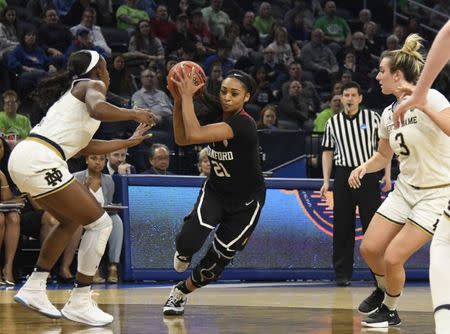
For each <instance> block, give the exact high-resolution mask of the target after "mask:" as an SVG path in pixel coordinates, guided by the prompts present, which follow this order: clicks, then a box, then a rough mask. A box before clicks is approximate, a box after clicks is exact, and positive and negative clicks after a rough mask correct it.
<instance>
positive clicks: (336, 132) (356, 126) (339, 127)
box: [322, 109, 380, 167]
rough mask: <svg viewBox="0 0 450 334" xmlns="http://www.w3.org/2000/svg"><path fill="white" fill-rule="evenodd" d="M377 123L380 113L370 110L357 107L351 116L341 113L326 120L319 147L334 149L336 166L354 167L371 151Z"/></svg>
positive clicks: (375, 144)
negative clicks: (356, 110)
mask: <svg viewBox="0 0 450 334" xmlns="http://www.w3.org/2000/svg"><path fill="white" fill-rule="evenodd" d="M379 126H380V115H378V114H377V113H376V112H374V111H372V110H367V109H360V110H359V111H358V113H357V114H356V115H355V116H353V117H352V118H349V117H348V116H347V114H345V113H344V112H341V113H339V114H336V115H334V116H333V117H331V118H330V119H329V120H328V122H327V125H326V129H325V134H324V136H323V139H322V147H323V149H324V150H331V151H334V156H333V160H334V163H335V165H336V166H340V167H357V166H359V165H361V164H363V163H364V162H366V161H367V160H369V159H370V157H371V156H372V155H373V154H374V153H375V151H376V148H377V144H378V127H379Z"/></svg>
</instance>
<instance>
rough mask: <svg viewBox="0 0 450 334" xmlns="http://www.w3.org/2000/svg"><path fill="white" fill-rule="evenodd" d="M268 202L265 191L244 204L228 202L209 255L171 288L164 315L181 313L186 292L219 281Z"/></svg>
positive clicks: (244, 242) (185, 299) (243, 245)
mask: <svg viewBox="0 0 450 334" xmlns="http://www.w3.org/2000/svg"><path fill="white" fill-rule="evenodd" d="M264 201H265V191H262V192H261V193H258V194H256V195H255V196H253V197H252V198H251V199H247V200H246V201H242V203H236V202H235V201H234V203H233V204H231V202H233V201H230V200H228V201H227V202H228V203H225V206H226V207H227V212H230V213H229V214H228V215H226V216H224V217H223V221H222V222H221V223H220V225H219V227H218V229H217V231H216V234H215V238H214V241H213V243H212V245H211V247H210V248H209V250H208V252H207V253H206V255H205V256H204V257H203V259H202V260H201V261H200V263H199V264H198V265H197V266H196V267H195V268H194V270H193V271H192V274H191V276H190V277H189V278H188V279H187V280H185V281H181V282H179V283H178V284H177V285H176V286H174V287H173V288H172V291H171V293H170V295H169V299H168V300H167V302H166V304H165V305H164V315H182V314H183V313H184V305H185V304H186V301H187V297H186V295H187V294H189V293H191V292H193V291H194V290H196V289H198V288H201V287H203V286H205V285H207V284H209V283H211V282H214V281H216V280H217V279H218V278H219V277H220V275H221V274H222V272H223V270H224V269H225V267H226V266H227V265H228V264H229V263H230V261H231V260H232V259H233V257H234V255H235V253H236V252H237V251H239V250H242V249H244V247H245V245H246V244H247V242H248V240H249V238H250V236H251V234H252V232H253V230H254V229H255V227H256V225H257V223H258V220H259V216H260V213H261V209H262V207H263V205H264Z"/></svg>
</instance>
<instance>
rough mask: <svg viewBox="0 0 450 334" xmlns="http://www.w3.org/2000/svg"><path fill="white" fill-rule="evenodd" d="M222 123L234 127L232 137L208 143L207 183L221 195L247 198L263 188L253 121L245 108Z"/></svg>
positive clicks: (256, 136)
mask: <svg viewBox="0 0 450 334" xmlns="http://www.w3.org/2000/svg"><path fill="white" fill-rule="evenodd" d="M225 122H226V123H227V124H228V125H229V126H230V127H231V128H232V129H233V134H234V137H233V138H232V139H230V140H224V141H220V142H214V143H212V144H209V145H208V157H209V161H210V163H211V175H210V177H209V180H210V181H209V183H210V186H211V187H212V188H213V189H214V190H215V191H217V192H219V193H220V194H221V195H225V196H227V195H232V196H235V197H246V196H248V195H249V194H253V193H255V192H257V191H259V190H261V189H264V187H265V186H264V178H263V175H262V169H261V162H260V158H259V143H258V135H257V133H256V123H255V121H254V120H253V118H252V117H251V116H250V115H249V114H247V113H246V112H245V111H244V110H241V111H240V112H238V113H236V114H234V115H233V116H231V117H229V118H228V119H227V120H226V121H225Z"/></svg>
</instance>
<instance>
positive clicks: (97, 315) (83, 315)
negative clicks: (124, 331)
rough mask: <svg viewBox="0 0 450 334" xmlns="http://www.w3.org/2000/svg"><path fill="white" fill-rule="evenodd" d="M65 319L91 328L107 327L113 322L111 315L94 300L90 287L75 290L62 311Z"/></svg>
mask: <svg viewBox="0 0 450 334" xmlns="http://www.w3.org/2000/svg"><path fill="white" fill-rule="evenodd" d="M61 314H62V316H63V317H64V318H66V319H69V320H72V321H76V322H80V323H83V324H86V325H90V326H105V325H107V324H110V323H111V322H113V320H114V317H113V316H112V315H111V314H108V313H106V312H103V311H102V310H100V309H99V308H98V306H97V303H96V302H95V301H94V300H93V299H92V291H91V289H90V287H89V286H87V287H84V288H74V289H73V290H72V292H71V296H70V298H69V301H68V302H67V303H66V305H64V307H63V309H62V310H61Z"/></svg>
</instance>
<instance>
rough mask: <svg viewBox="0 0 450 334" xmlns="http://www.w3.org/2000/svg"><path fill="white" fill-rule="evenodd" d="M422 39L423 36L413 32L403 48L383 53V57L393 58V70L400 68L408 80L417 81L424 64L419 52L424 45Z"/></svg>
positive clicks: (391, 67)
mask: <svg viewBox="0 0 450 334" xmlns="http://www.w3.org/2000/svg"><path fill="white" fill-rule="evenodd" d="M421 41H423V38H422V37H420V36H419V35H418V34H411V35H409V36H408V37H407V38H406V40H405V43H404V44H403V47H402V48H401V49H398V50H393V51H386V52H384V53H383V54H382V55H381V58H389V59H390V60H391V62H390V65H389V69H390V70H391V72H395V71H397V70H400V71H402V73H403V75H404V76H405V80H406V81H408V82H410V83H416V81H417V79H419V76H420V72H422V68H423V64H424V58H423V55H422V54H421V53H420V52H419V50H420V49H421V48H422V47H423V45H422V43H421Z"/></svg>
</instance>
